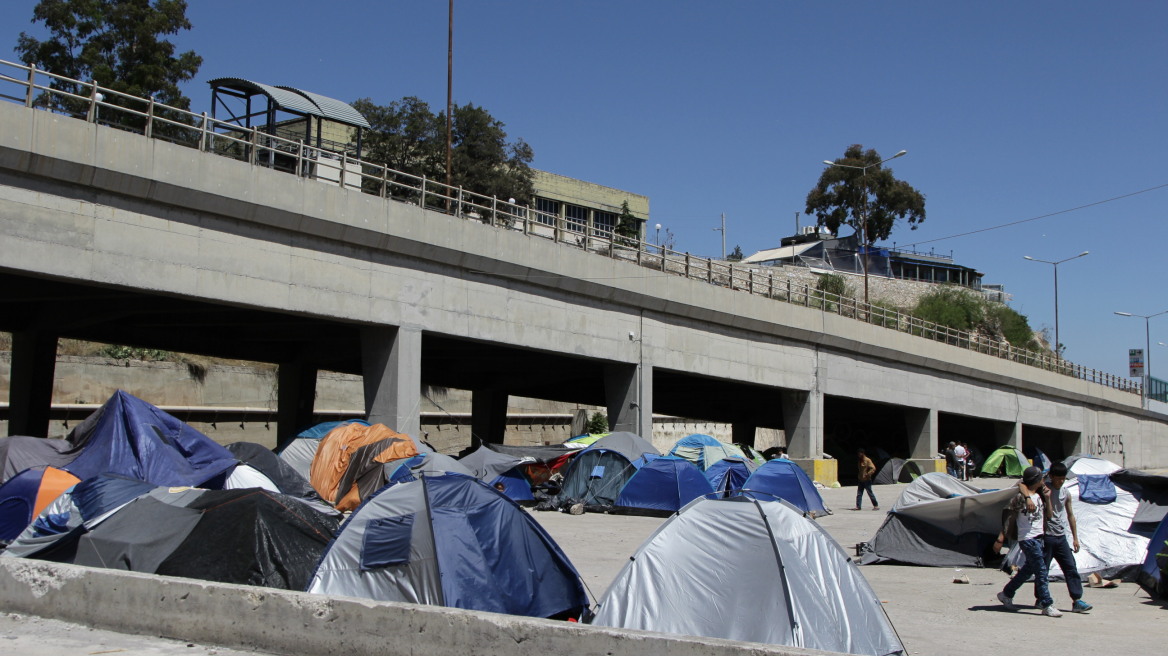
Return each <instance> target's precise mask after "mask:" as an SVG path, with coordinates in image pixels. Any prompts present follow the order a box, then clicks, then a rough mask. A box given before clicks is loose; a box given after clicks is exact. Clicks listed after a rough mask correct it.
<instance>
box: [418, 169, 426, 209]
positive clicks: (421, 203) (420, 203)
mask: <svg viewBox="0 0 1168 656" xmlns="http://www.w3.org/2000/svg"><path fill="white" fill-rule="evenodd" d="M421 192H422V193H421V195H419V197H418V207H421V208H422V209H425V208H426V176H424V175H423V176H422V186H421Z"/></svg>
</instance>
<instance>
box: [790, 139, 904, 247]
mask: <svg viewBox="0 0 1168 656" xmlns="http://www.w3.org/2000/svg"><path fill="white" fill-rule="evenodd" d="M883 159H884V158H882V157H881V156H880V153H878V152H876V151H875V150H868V151H865V150H864V147H863V146H861V145H860V144H853V145H851V146H848V149H847V150H846V151H844V156H843V157H841V158H839V159H837V160H835V163H836V164H838V165H840V166H828V167H827V168H825V169H823V173H822V174H820V176H819V182H818V183H817V184H816V185H815V188H813V189H812V190H811V191H810V192H809V193H808V194H807V207H806V210H805V211H806V212H807V214H811V215H814V216H815V217H816V219H817V220H818V222H819V225H821V226H827V228H828V229H829V230H831V231H832V232H835V233H837V234H838V230H839V227H840V226H841V225H847V226H851V227H852V229H854V230H855V231H856V232H857V233H858V234H859V233H865V232H866V234H860V241H861V243H863V244H865V245H870V244H873V243H875V242H877V241H880V240H882V239H888V237H889V235H891V234H892V229H893V227H895V225H896V222H897V221H907V222H908V224H909V226H910V227H911V229H913V230H915V229H916V227H917V225H916V224H918V223H921V222H923V221H924V220H925V195H924V194H922V193H921V192H919V191H917V190H916V189H914V188H913V187H912V186H911V185H909V184H908V183H907V182H904V181H903V180H897V179H896V178H895V177H894V176H893V175H892V170H891V169H886V168H884V167H882V166H880V162H881V161H882V160H883ZM863 167H869V168H868V169H867V175H865V174H864V171H863V170H862V169H863ZM865 224H867V230H866V231H865V230H864V226H865Z"/></svg>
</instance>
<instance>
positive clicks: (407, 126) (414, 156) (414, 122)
mask: <svg viewBox="0 0 1168 656" xmlns="http://www.w3.org/2000/svg"><path fill="white" fill-rule="evenodd" d="M353 108H354V109H356V110H357V111H359V112H361V114H362V115H363V116H364V117H365V119H366V120H368V121H369V126H370V130H369V131H368V132H367V133H366V134H365V144H364V151H363V154H362V158H363V159H364V160H365V161H367V162H372V163H374V164H381V165H382V166H385V167H388V168H390V169H393V170H394V171H400V172H402V173H406V174H408V175H398V176H392V177H391V178H390V180H391V181H392V182H396V183H398V184H391V185H390V186H389V189H388V190H387V191H388V193H389V195H390V196H393V197H395V198H409V199H416V197H417V194H416V193H415V192H412V191H411V189H413V188H416V187H417V186H418V185H417V181H416V179H414V178H412V177H410V176H417V177H426V178H429V179H432V180H433V179H440V178H442V177H443V176H444V175H445V168H446V166H445V164H446V153H445V140H444V139H443V137H442V135H443V133H444V132H445V125H439V123H438V117H437V116H435V115H434V113H433V112H432V111H430V106H429V105H428V104H426V103H425V102H423V101H421V100H419V99H418V98H415V97H413V96H408V97H406V98H402V99H401V100H395V101H394V102H391V103H390V104H388V105H378V104H376V103H374V102H373V101H372V100H370V99H369V98H361V99H360V100H357V101H355V102H354V103H353ZM365 184H366V185H367V186H368V187H370V190H371V191H375V190H374V189H372V187H374V186H379V185H380V183H379V182H377V181H375V180H371V179H368V178H367V179H366V180H365Z"/></svg>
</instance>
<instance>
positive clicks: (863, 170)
mask: <svg viewBox="0 0 1168 656" xmlns="http://www.w3.org/2000/svg"><path fill="white" fill-rule="evenodd" d="M907 154H908V151H907V150H902V151H900V152H899V153H897V154H895V155H893V156H892V157H889V158H888V159H884V160H880V161H879V162H876V163H875V164H869V165H867V166H852V165H851V164H840V163H839V162H833V161H831V160H826V159H825V160H823V163H824V164H827V165H828V166H838V167H840V168H841V169H856V170H858V171H860V179H861V180H862V183H861V187H862V190H863V192H864V207H863V208H861V209H862V210H863V211H862V212H861V213H860V226H861V229H860V238H861V239H862V240H863V242H864V244H863V245H864V257H863V258H862V259H861V260H860V262H861V263H862V264H863V265H864V305H869V303H868V169H870V168H872V167H874V166H880V165H881V164H883V163H884V162H887V161H890V160H894V159H896V158H897V157H901V156H903V155H907Z"/></svg>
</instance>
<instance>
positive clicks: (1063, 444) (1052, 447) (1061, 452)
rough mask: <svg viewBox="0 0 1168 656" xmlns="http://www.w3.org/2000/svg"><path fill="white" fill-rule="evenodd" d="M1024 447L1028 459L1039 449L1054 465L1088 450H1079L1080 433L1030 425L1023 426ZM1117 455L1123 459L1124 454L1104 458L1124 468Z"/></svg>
mask: <svg viewBox="0 0 1168 656" xmlns="http://www.w3.org/2000/svg"><path fill="white" fill-rule="evenodd" d="M1022 445H1023V448H1022V453H1023V454H1024V455H1025V456H1026V457H1027V458H1033V457H1034V455H1035V454H1034V452H1033V449H1035V448H1037V449H1039V450H1041V451H1042V452H1043V453H1044V454H1046V457H1047V458H1050V461H1051V462H1052V463H1055V462H1059V461H1062V460H1066V459H1067V458H1069V457H1070V456H1073V455H1075V454H1076V453H1079V452H1080V451H1081V450H1086V449H1080V448H1079V433H1075V432H1072V431H1064V430H1058V429H1056V428H1043V427H1042V426H1031V425H1030V424H1023V425H1022ZM1117 455H1118V456H1119V457H1120V459H1122V454H1110V453H1108V454H1104V456H1103V457H1105V458H1108V459H1113V461H1114V462H1115V464H1117V465H1119V466H1121V467H1122V466H1124V465H1123V463H1122V462H1120V460H1115V458H1116V456H1117Z"/></svg>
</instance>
